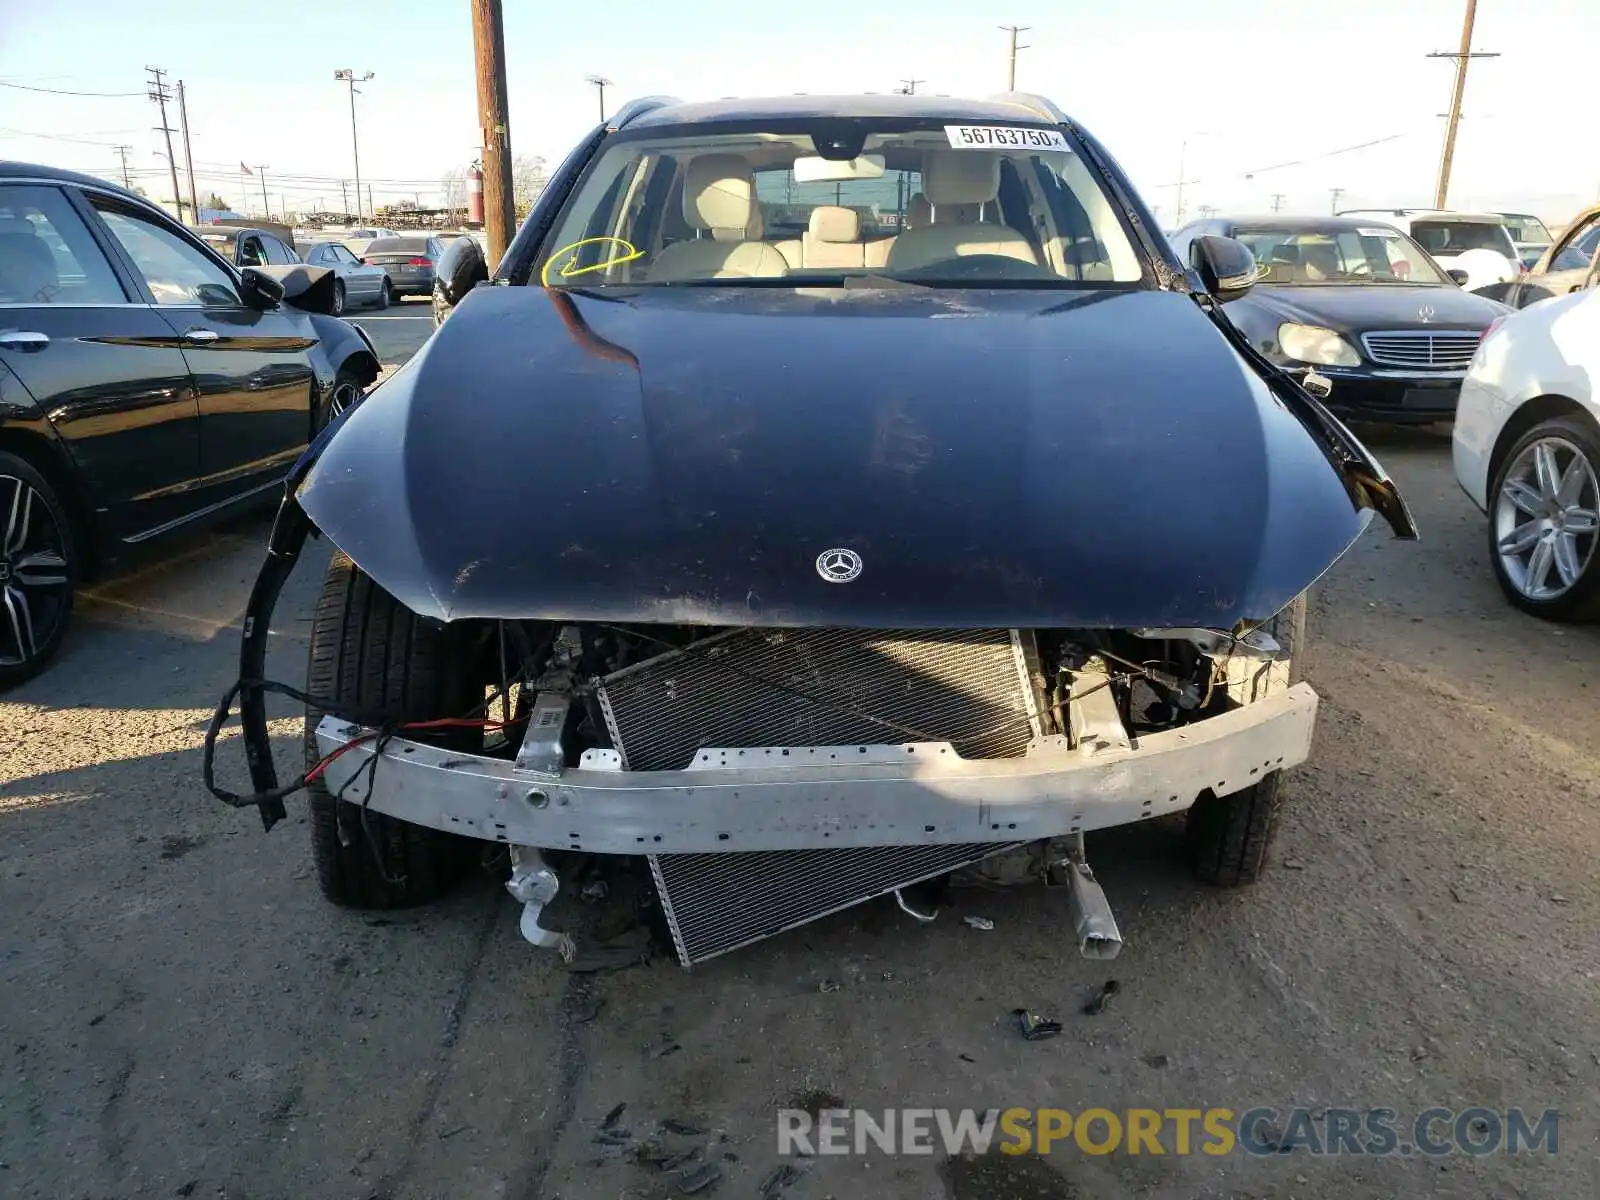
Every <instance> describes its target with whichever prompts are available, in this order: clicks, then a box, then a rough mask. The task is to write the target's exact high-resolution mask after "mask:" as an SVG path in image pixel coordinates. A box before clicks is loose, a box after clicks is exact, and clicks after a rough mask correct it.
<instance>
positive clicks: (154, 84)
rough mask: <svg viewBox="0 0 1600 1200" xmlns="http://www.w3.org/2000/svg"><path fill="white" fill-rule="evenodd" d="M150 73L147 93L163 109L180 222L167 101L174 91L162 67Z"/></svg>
mask: <svg viewBox="0 0 1600 1200" xmlns="http://www.w3.org/2000/svg"><path fill="white" fill-rule="evenodd" d="M145 70H146V71H148V72H150V85H149V90H148V91H147V92H146V93H145V94H146V95H147V96H149V97H150V99H152V100H154V101H155V102H156V104H157V105H158V106H160V108H161V124H160V126H158V128H159V129H160V131H161V135H162V136H163V137H164V138H166V139H167V170H168V171H169V172H170V173H171V175H172V207H173V208H175V209H177V211H178V220H180V221H181V220H183V197H182V196H181V195H180V194H179V192H178V160H177V159H175V158H173V157H172V126H170V125H168V124H167V101H168V100H170V99H172V89H171V88H170V87H168V86H167V84H166V83H165V81H163V80H162V78H161V77H162V76H163V75H165V74H166V72H165V71H163V70H162V69H161V68H160V67H146V68H145Z"/></svg>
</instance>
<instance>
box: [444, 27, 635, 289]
mask: <svg viewBox="0 0 1600 1200" xmlns="http://www.w3.org/2000/svg"><path fill="white" fill-rule="evenodd" d="M472 50H473V63H474V66H475V68H476V74H477V79H478V128H479V131H480V133H481V140H482V146H483V231H484V234H485V235H486V239H487V241H488V247H487V248H488V251H489V254H488V259H489V261H490V262H491V263H498V262H499V261H500V259H501V257H502V256H503V255H504V254H505V252H506V247H507V246H509V245H510V244H511V228H512V216H511V117H510V116H509V114H508V112H507V109H508V107H509V102H508V100H507V98H506V32H505V24H504V22H503V21H502V19H501V15H500V0H472ZM597 86H599V87H600V88H601V91H600V103H601V106H602V108H603V107H604V105H605V88H604V85H603V84H601V85H597Z"/></svg>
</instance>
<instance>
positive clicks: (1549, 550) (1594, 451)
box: [1487, 417, 1600, 621]
mask: <svg viewBox="0 0 1600 1200" xmlns="http://www.w3.org/2000/svg"><path fill="white" fill-rule="evenodd" d="M1597 481H1600V436H1597V434H1596V433H1595V430H1594V428H1593V427H1592V426H1591V425H1589V424H1588V423H1587V422H1586V421H1584V420H1582V419H1581V418H1578V417H1555V418H1552V419H1551V420H1548V421H1544V422H1542V423H1540V424H1538V425H1535V426H1534V427H1533V428H1532V429H1530V430H1528V432H1526V433H1524V434H1523V435H1522V436H1521V437H1520V438H1518V439H1517V441H1516V443H1515V444H1514V445H1513V446H1512V447H1511V449H1510V450H1509V451H1507V452H1506V455H1505V457H1504V459H1503V460H1502V461H1501V462H1500V464H1499V466H1498V467H1496V468H1495V473H1494V480H1493V483H1492V486H1491V487H1490V489H1489V495H1488V497H1487V500H1488V505H1489V561H1490V563H1491V564H1492V565H1493V567H1494V577H1495V580H1496V582H1498V583H1499V584H1500V590H1501V591H1503V592H1504V593H1505V594H1506V599H1508V600H1510V601H1511V603H1512V604H1514V605H1515V606H1516V607H1517V608H1520V609H1521V610H1522V611H1523V612H1525V613H1531V614H1532V615H1533V616H1536V617H1541V618H1543V619H1544V620H1547V621H1577V620H1593V619H1594V618H1595V617H1597V616H1600V561H1597V560H1600V554H1597V553H1596V549H1597V544H1600V482H1597Z"/></svg>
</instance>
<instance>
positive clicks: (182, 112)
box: [178, 79, 200, 225]
mask: <svg viewBox="0 0 1600 1200" xmlns="http://www.w3.org/2000/svg"><path fill="white" fill-rule="evenodd" d="M178 126H179V128H181V129H182V130H183V169H184V170H185V171H186V172H187V173H188V175H189V214H190V216H191V218H192V219H193V221H194V223H195V224H196V225H198V224H200V197H199V195H198V194H196V192H195V190H194V150H193V149H191V148H190V146H189V105H188V103H187V102H186V100H185V99H184V94H183V80H181V79H180V80H178ZM180 207H182V206H181V205H180Z"/></svg>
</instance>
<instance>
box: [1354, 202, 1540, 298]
mask: <svg viewBox="0 0 1600 1200" xmlns="http://www.w3.org/2000/svg"><path fill="white" fill-rule="evenodd" d="M1339 216H1341V217H1365V218H1370V219H1372V220H1374V221H1382V222H1383V223H1384V224H1386V225H1393V226H1394V227H1395V228H1396V229H1398V230H1400V231H1401V232H1402V233H1405V234H1409V235H1410V237H1411V240H1412V241H1414V242H1418V243H1420V244H1421V246H1422V248H1423V249H1424V250H1426V251H1427V252H1428V253H1429V254H1431V255H1432V256H1433V260H1434V261H1435V262H1436V263H1438V264H1439V265H1440V266H1441V267H1443V268H1444V269H1445V270H1446V271H1465V272H1466V274H1467V277H1466V279H1464V280H1461V281H1460V282H1461V286H1462V287H1464V288H1466V289H1467V291H1469V292H1475V291H1477V290H1478V289H1479V288H1484V287H1489V286H1490V285H1491V284H1496V283H1510V282H1512V281H1513V280H1515V279H1516V277H1517V275H1518V274H1519V272H1520V271H1521V270H1522V259H1521V256H1520V255H1519V254H1518V252H1517V243H1516V242H1515V241H1514V240H1513V239H1512V237H1511V231H1510V230H1509V229H1507V228H1506V224H1505V216H1504V214H1502V213H1491V212H1482V213H1479V212H1456V211H1454V210H1452V209H1443V208H1387V209H1385V208H1362V209H1348V210H1345V211H1342V212H1340V213H1339Z"/></svg>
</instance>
